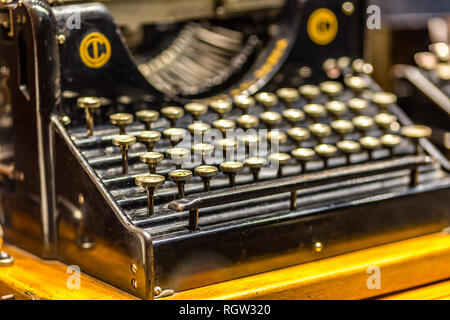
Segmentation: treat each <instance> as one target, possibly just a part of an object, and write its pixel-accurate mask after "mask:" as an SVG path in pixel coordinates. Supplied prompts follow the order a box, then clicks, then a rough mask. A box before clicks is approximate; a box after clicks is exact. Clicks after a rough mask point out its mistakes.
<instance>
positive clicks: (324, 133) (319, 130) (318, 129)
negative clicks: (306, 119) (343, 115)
mask: <svg viewBox="0 0 450 320" xmlns="http://www.w3.org/2000/svg"><path fill="white" fill-rule="evenodd" d="M308 129H309V131H310V132H311V133H312V134H313V135H314V136H315V137H316V138H317V141H318V142H319V144H321V143H322V142H323V139H324V138H325V137H328V136H329V135H330V134H331V128H330V126H329V125H327V124H325V123H313V124H312V125H310V126H309V128H308Z"/></svg>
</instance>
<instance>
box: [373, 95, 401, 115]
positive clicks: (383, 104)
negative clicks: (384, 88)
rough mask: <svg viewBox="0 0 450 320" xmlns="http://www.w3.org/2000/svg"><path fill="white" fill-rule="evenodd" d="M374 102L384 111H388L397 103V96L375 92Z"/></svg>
mask: <svg viewBox="0 0 450 320" xmlns="http://www.w3.org/2000/svg"><path fill="white" fill-rule="evenodd" d="M372 102H373V103H375V104H376V105H377V106H378V107H379V108H380V109H381V110H382V111H386V110H387V108H388V106H389V105H391V104H394V103H396V102H397V96H396V95H395V94H393V93H390V92H375V93H374V94H373V95H372Z"/></svg>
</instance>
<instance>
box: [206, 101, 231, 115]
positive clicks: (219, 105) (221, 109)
mask: <svg viewBox="0 0 450 320" xmlns="http://www.w3.org/2000/svg"><path fill="white" fill-rule="evenodd" d="M209 106H210V107H211V109H213V111H214V112H215V113H217V114H218V115H219V117H221V118H223V117H224V116H225V114H227V113H228V112H229V111H230V110H231V109H232V108H233V104H232V102H231V99H230V98H216V99H213V100H211V101H210V102H209Z"/></svg>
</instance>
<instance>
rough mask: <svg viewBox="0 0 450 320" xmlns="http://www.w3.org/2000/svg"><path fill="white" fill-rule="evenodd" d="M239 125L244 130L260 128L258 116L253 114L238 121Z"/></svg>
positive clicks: (244, 115)
mask: <svg viewBox="0 0 450 320" xmlns="http://www.w3.org/2000/svg"><path fill="white" fill-rule="evenodd" d="M236 122H237V124H238V125H239V126H240V127H241V128H243V129H247V130H248V129H252V128H256V127H257V126H259V119H258V117H257V116H254V115H251V114H243V115H241V116H240V117H238V118H237V119H236Z"/></svg>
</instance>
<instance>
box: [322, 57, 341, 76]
mask: <svg viewBox="0 0 450 320" xmlns="http://www.w3.org/2000/svg"><path fill="white" fill-rule="evenodd" d="M322 67H323V70H324V71H325V73H326V75H327V77H328V78H330V79H337V78H339V77H340V76H341V70H340V69H339V68H338V66H337V61H336V59H334V58H331V59H327V60H325V62H324V63H323V65H322Z"/></svg>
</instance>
